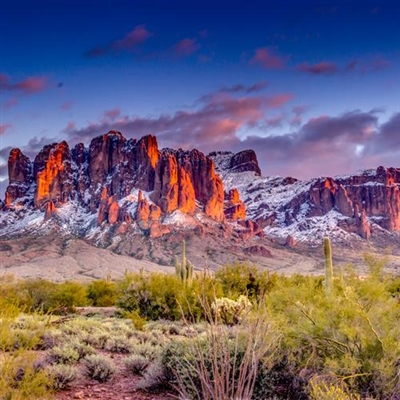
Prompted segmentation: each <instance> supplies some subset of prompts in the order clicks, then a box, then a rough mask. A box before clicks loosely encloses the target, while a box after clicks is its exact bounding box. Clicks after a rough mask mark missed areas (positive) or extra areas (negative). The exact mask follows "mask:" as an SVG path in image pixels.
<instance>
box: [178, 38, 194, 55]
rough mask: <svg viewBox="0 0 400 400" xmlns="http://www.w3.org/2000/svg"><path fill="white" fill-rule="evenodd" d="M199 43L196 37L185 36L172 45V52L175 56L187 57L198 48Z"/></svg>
mask: <svg viewBox="0 0 400 400" xmlns="http://www.w3.org/2000/svg"><path fill="white" fill-rule="evenodd" d="M199 48H200V45H199V44H198V43H197V40H196V39H190V38H185V39H182V40H181V41H180V42H178V43H177V44H176V45H175V46H173V52H174V54H175V56H176V57H188V56H191V55H192V54H194V53H195V52H196V51H197V50H199Z"/></svg>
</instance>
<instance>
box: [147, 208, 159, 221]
mask: <svg viewBox="0 0 400 400" xmlns="http://www.w3.org/2000/svg"><path fill="white" fill-rule="evenodd" d="M160 218H161V208H160V207H158V206H156V205H155V204H150V220H151V221H158V220H159V219H160Z"/></svg>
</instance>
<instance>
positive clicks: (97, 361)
mask: <svg viewBox="0 0 400 400" xmlns="http://www.w3.org/2000/svg"><path fill="white" fill-rule="evenodd" d="M84 363H85V367H86V372H87V375H88V376H89V377H90V378H92V379H94V380H96V381H98V382H107V381H109V380H110V379H111V378H112V377H113V375H114V374H115V372H116V367H115V365H114V364H113V363H112V361H111V360H110V359H109V358H107V357H105V356H101V355H97V354H94V355H91V356H88V357H86V359H85V361H84Z"/></svg>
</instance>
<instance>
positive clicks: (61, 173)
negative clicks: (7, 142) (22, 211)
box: [34, 142, 74, 208]
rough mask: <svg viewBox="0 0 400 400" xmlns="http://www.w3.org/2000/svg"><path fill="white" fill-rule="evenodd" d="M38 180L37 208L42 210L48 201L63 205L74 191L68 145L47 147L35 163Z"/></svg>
mask: <svg viewBox="0 0 400 400" xmlns="http://www.w3.org/2000/svg"><path fill="white" fill-rule="evenodd" d="M34 176H35V178H36V183H37V187H36V191H35V197H34V202H35V206H36V207H38V208H41V207H42V205H43V204H44V203H46V202H47V201H48V200H50V199H51V200H52V201H55V202H57V203H58V202H60V203H63V202H65V201H67V200H68V198H69V196H70V195H71V193H72V191H73V189H74V188H73V178H72V169H71V155H70V151H69V147H68V144H67V143H66V142H61V143H59V144H57V143H55V144H53V145H49V146H45V148H44V149H43V150H42V151H41V152H40V153H39V154H38V156H37V157H36V158H35V162H34Z"/></svg>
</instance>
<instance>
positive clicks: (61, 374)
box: [48, 364, 78, 390]
mask: <svg viewBox="0 0 400 400" xmlns="http://www.w3.org/2000/svg"><path fill="white" fill-rule="evenodd" d="M48 373H49V375H50V377H51V380H52V384H53V385H52V386H53V389H55V390H63V389H66V388H67V387H68V386H69V384H70V383H71V382H73V381H74V380H75V379H76V378H77V375H78V374H77V368H76V367H74V366H72V365H64V364H58V365H52V366H50V367H49V368H48Z"/></svg>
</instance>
